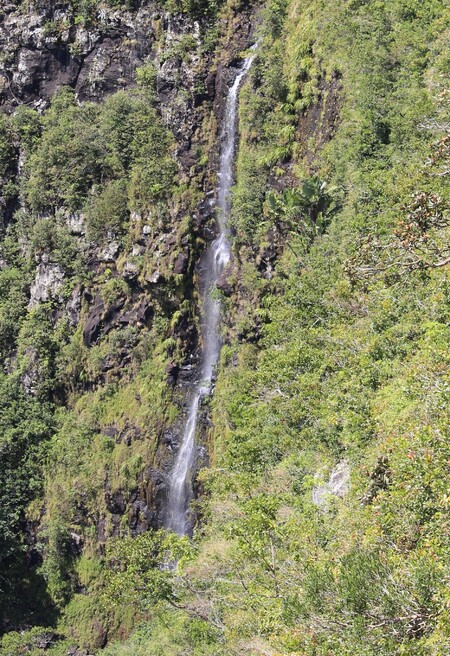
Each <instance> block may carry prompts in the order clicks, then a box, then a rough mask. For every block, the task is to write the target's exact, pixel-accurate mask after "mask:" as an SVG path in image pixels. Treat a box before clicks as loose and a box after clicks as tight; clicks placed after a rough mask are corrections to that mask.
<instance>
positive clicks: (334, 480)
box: [312, 461, 350, 507]
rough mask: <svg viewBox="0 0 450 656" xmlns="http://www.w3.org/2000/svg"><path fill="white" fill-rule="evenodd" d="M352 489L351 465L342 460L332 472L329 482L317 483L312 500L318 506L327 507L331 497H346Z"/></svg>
mask: <svg viewBox="0 0 450 656" xmlns="http://www.w3.org/2000/svg"><path fill="white" fill-rule="evenodd" d="M349 489H350V467H349V465H348V463H346V462H344V461H343V462H340V463H338V464H337V465H336V467H334V469H332V470H331V472H330V477H329V479H328V482H327V483H324V484H323V485H317V486H315V487H314V488H313V491H312V500H313V503H314V504H315V505H316V506H320V507H326V506H327V504H328V502H329V500H330V498H331V497H333V496H334V497H340V498H342V497H345V495H346V494H347V493H348V491H349Z"/></svg>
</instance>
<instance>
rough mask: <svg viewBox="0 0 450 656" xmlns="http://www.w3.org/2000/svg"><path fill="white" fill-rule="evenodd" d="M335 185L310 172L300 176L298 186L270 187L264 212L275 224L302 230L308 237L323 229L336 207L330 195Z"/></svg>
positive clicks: (291, 230)
mask: <svg viewBox="0 0 450 656" xmlns="http://www.w3.org/2000/svg"><path fill="white" fill-rule="evenodd" d="M335 191H336V188H335V187H329V186H328V183H327V182H325V181H324V180H321V179H320V178H319V177H318V176H316V175H313V176H311V177H309V178H306V179H304V180H302V182H301V184H300V186H299V187H297V188H295V189H285V190H284V191H283V192H282V193H277V192H274V191H269V192H268V194H267V196H266V202H265V206H264V214H265V215H266V216H267V217H268V218H269V219H271V220H272V221H273V223H274V224H275V225H276V226H277V227H278V228H280V229H281V228H284V230H286V229H287V231H288V232H293V233H296V234H299V233H300V234H303V235H304V236H305V237H307V238H308V239H309V240H310V241H312V239H314V237H316V236H317V235H319V234H321V233H323V232H324V230H325V228H326V226H327V224H328V222H329V220H330V218H331V215H332V214H333V212H335V211H336V202H335V200H334V199H333V195H334V193H335Z"/></svg>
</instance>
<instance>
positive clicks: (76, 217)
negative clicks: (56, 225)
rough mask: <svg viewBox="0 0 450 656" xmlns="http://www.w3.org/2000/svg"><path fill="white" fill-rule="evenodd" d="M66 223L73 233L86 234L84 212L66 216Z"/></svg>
mask: <svg viewBox="0 0 450 656" xmlns="http://www.w3.org/2000/svg"><path fill="white" fill-rule="evenodd" d="M66 225H67V227H68V229H69V232H70V233H71V234H72V235H77V236H80V235H84V233H85V231H86V227H85V218H84V216H83V214H70V215H69V216H68V217H67V218H66Z"/></svg>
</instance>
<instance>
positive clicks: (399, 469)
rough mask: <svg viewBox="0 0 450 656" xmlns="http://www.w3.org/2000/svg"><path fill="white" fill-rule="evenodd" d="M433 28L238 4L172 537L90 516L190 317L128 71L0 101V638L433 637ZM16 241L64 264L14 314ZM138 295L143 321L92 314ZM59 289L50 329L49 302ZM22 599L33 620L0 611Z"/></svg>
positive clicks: (235, 646)
mask: <svg viewBox="0 0 450 656" xmlns="http://www.w3.org/2000/svg"><path fill="white" fill-rule="evenodd" d="M238 9H242V8H236V7H235V9H234V10H235V11H238ZM230 10H232V7H231V9H230ZM196 11H197V10H196ZM449 31H450V11H449V9H448V7H447V3H445V2H444V1H443V0H429V1H427V2H421V1H419V0H408V1H406V0H391V1H390V2H383V1H381V2H379V1H375V0H367V1H360V0H351V1H350V2H347V1H345V2H344V1H343V0H337V1H336V2H333V3H323V2H320V0H267V2H266V3H265V5H264V6H263V7H261V9H260V24H259V27H258V35H257V40H258V50H257V56H256V59H255V61H254V64H253V67H252V69H251V72H250V74H249V76H248V79H247V81H246V82H245V84H244V87H243V88H242V91H241V96H240V98H241V103H240V144H239V153H238V157H237V179H236V185H235V188H234V191H233V216H232V223H233V229H234V232H235V245H234V251H235V253H234V255H235V257H234V261H233V270H231V271H230V275H229V287H230V289H227V290H226V291H225V293H224V298H223V305H224V308H225V310H226V311H225V312H224V315H225V317H226V319H225V324H226V325H225V327H224V331H225V345H224V347H223V349H222V354H221V361H220V367H219V372H218V378H217V382H216V386H215V391H214V397H213V399H212V400H211V406H210V408H209V412H210V415H211V420H212V421H211V428H210V430H209V435H208V441H209V452H210V461H211V462H210V467H209V468H205V469H204V470H202V471H201V472H200V474H199V486H200V487H201V489H202V492H203V493H202V496H201V498H200V499H199V500H197V502H196V503H197V507H198V511H199V517H200V518H201V521H199V524H198V526H197V530H196V532H195V535H194V539H193V540H192V541H189V540H187V539H186V538H181V539H180V538H178V537H177V536H174V535H171V534H166V533H164V532H162V531H154V530H149V531H144V532H142V533H140V529H139V530H137V529H135V528H132V527H131V524H130V517H129V516H128V515H125V514H124V513H123V512H121V511H119V510H117V508H119V507H121V505H122V506H126V507H127V508H130V507H131V506H132V504H133V503H135V502H136V500H137V501H139V499H138V496H137V495H138V493H140V492H141V491H142V490H143V489H144V490H149V489H151V488H149V487H146V485H147V483H148V478H146V477H148V476H150V475H151V471H150V470H151V469H152V467H153V465H155V464H157V465H158V466H159V467H160V466H161V465H162V466H163V465H164V463H160V462H157V459H158V457H160V456H159V453H158V444H159V443H160V440H161V437H162V436H163V435H164V432H165V430H166V429H167V427H168V426H170V425H172V424H173V422H174V421H175V419H176V416H177V407H176V404H175V403H174V394H173V392H172V390H171V389H170V388H169V386H168V385H167V365H168V363H170V362H171V361H172V360H174V361H177V362H178V361H179V360H180V361H181V359H182V357H183V355H184V354H185V351H184V349H185V348H186V344H185V343H183V340H185V339H186V337H184V338H183V337H180V335H179V333H177V326H179V325H180V324H182V322H183V320H184V321H187V322H189V321H192V310H191V308H190V300H191V299H190V298H188V296H189V295H188V294H186V290H185V289H184V288H183V283H182V282H180V280H179V279H178V278H177V276H176V275H173V274H172V275H171V268H170V267H171V263H172V262H173V254H172V253H171V252H164V251H163V250H158V249H159V248H161V249H162V248H163V247H160V246H158V245H157V244H161V243H164V239H165V236H166V235H173V236H174V239H173V241H172V244H175V249H176V248H178V247H180V245H181V244H182V242H183V240H184V243H185V242H186V240H189V238H190V237H191V235H190V234H189V230H190V223H189V221H184V222H180V223H177V222H176V217H177V216H178V215H177V214H176V212H175V211H174V209H173V208H174V207H175V206H176V205H177V203H182V202H184V199H185V196H184V194H185V190H184V189H183V188H182V187H181V185H178V184H177V179H176V171H177V169H176V164H175V160H174V158H173V156H172V143H173V138H172V136H171V134H170V132H169V131H168V130H167V129H166V127H165V125H164V124H163V122H162V120H161V118H160V116H159V114H158V109H157V104H156V100H155V94H154V86H153V85H154V81H155V76H154V70H153V68H152V67H151V66H150V67H146V68H145V69H142V70H141V71H140V72H139V74H138V76H137V78H138V80H139V81H140V86H138V88H137V89H136V90H135V91H133V92H121V93H119V94H116V95H114V96H111V97H110V98H108V99H106V100H105V101H104V102H103V103H102V104H100V105H93V104H81V105H78V104H77V103H75V102H74V99H73V97H72V95H71V93H70V92H68V91H64V92H62V93H61V94H60V95H58V96H57V97H55V99H54V101H53V103H52V106H51V108H50V109H49V110H48V111H47V112H45V113H44V114H43V115H42V116H40V115H37V114H36V113H35V112H33V111H31V110H28V109H22V110H21V112H18V113H17V115H16V116H14V117H13V118H12V119H5V123H4V126H3V127H2V126H0V141H1V143H0V155H1V157H2V166H1V168H0V170H1V172H2V175H1V179H2V181H5V180H6V183H5V184H8V185H10V187H9V188H10V190H11V191H10V192H8V193H9V194H10V195H9V196H7V197H8V198H9V199H10V200H9V201H8V203H10V204H9V205H8V207H11V206H12V205H11V202H12V203H13V205H14V204H15V203H16V202H17V199H18V198H19V196H20V199H21V200H22V205H23V207H22V208H21V210H17V211H15V212H13V220H11V221H10V220H8V221H6V222H5V227H4V231H3V234H2V243H1V248H2V254H1V256H2V258H4V259H5V263H6V266H4V267H2V270H1V272H0V274H1V275H0V290H2V294H1V300H0V351H1V356H2V361H3V363H4V372H3V374H2V378H1V380H0V401H1V409H0V423H1V428H2V431H1V433H2V436H3V437H2V441H1V443H0V444H1V447H0V448H1V449H2V454H4V457H5V463H6V464H5V466H4V467H3V468H2V471H1V474H0V477H1V495H2V498H1V500H0V501H1V502H2V503H1V504H0V510H1V513H0V530H1V532H2V538H3V539H2V547H1V551H0V558H1V564H2V577H1V579H0V586H1V589H2V592H4V593H5V594H6V595H7V598H8V611H6V610H4V609H2V612H3V618H4V620H8V622H9V623H10V624H9V626H7V627H6V628H13V629H18V628H27V629H28V627H30V626H33V627H34V628H31V629H29V630H26V631H14V630H12V631H9V632H6V633H5V635H4V636H3V638H2V642H1V648H0V653H2V654H3V653H4V654H5V656H6V655H8V656H16V655H18V654H23V653H29V654H32V656H38V654H39V655H42V654H49V656H52V655H53V656H60V655H61V656H62V654H66V653H67V652H68V650H70V649H73V648H74V647H75V646H76V647H77V648H79V649H81V650H87V653H92V652H95V653H104V654H105V655H106V656H127V655H131V654H133V656H135V655H137V656H139V655H141V654H142V656H144V655H145V656H160V655H162V654H164V656H166V655H173V656H181V654H192V655H193V656H209V655H211V656H212V655H214V656H220V655H223V656H230V655H232V654H236V655H240V654H251V655H255V656H256V655H258V654H270V655H271V656H287V655H292V656H296V655H300V654H301V655H302V656H331V655H333V656H349V655H350V654H356V655H358V656H393V655H397V656H428V655H429V654H432V655H433V656H444V655H445V654H447V653H448V652H449V650H450V618H449V591H448V580H449V576H450V570H449V562H450V551H449V549H450V545H449V521H448V510H449V503H450V501H449V498H450V497H449V492H448V467H449V462H450V448H449V440H448V429H449V413H448V407H449V398H448V396H449V380H448V378H449V376H448V370H449V364H450V362H449V353H448V343H449V338H450V333H449V319H450V317H449V313H450V279H449V271H450V264H449V261H450V253H449V249H448V243H449V236H450V234H449V230H450V196H449V187H448V179H449V170H450V149H449V139H450V136H449V121H450V119H449V113H448V90H447V89H446V83H447V82H448V78H449V75H450V60H449V55H448V49H447V48H446V43H447V41H448V35H449ZM1 144H4V145H1ZM19 146H20V148H22V150H23V151H24V152H25V155H26V156H25V168H24V174H23V175H22V176H20V178H19V180H20V187H19V186H18V185H17V179H16V174H15V170H16V169H15V167H16V164H17V153H18V152H19V151H18V147H19ZM2 194H3V195H4V192H2ZM2 197H3V196H2ZM5 198H6V196H5ZM11 199H12V200H11ZM10 201H11V202H10ZM5 202H6V201H5ZM6 206H7V204H4V205H2V208H3V207H6ZM8 216H9V215H8ZM70 217H71V218H70ZM74 217H75V219H77V220H79V218H80V217H81V219H82V223H83V227H82V231H84V233H85V238H83V239H82V241H81V243H83V244H84V245H83V249H82V250H81V251H77V250H76V249H75V247H74V243H77V244H79V243H80V237H79V236H78V237H77V236H76V235H77V234H78V235H79V234H80V233H75V236H74V233H73V231H72V232H71V228H70V225H71V223H70V221H73V219H74ZM68 219H70V220H68ZM144 225H145V226H147V227H146V231H147V233H148V234H150V235H151V237H149V239H151V240H152V241H151V246H150V247H147V246H145V247H144V249H143V251H142V252H141V251H140V250H139V249H137V251H136V252H137V253H138V254H137V255H136V254H135V255H130V253H132V252H135V251H133V250H132V248H133V246H136V244H137V245H138V246H139V245H140V244H141V241H139V240H141V236H142V228H143V226H144ZM77 230H79V228H77ZM81 234H83V233H81ZM138 235H140V236H139V238H138ZM75 239H76V242H74V240H75ZM111 242H117V249H118V250H117V253H118V255H117V256H116V255H115V256H113V257H112V259H106V261H103V262H102V263H101V264H100V265H99V266H98V268H95V267H92V266H90V264H89V263H90V262H92V258H93V257H94V256H95V257H98V253H99V252H101V250H102V249H104V248H106V247H107V246H110V245H111ZM191 243H192V242H191ZM43 255H44V256H45V257H44V261H43V260H42V256H43ZM36 261H38V262H40V263H42V262H43V263H44V264H45V263H47V264H51V265H54V266H58V267H60V268H61V270H62V271H63V272H64V276H65V278H64V282H63V284H62V288H61V289H60V290H59V291H58V293H57V294H56V295H54V296H53V297H52V298H51V299H50V300H48V301H47V302H40V303H39V304H38V305H37V306H36V307H34V308H28V302H29V289H30V285H31V284H32V281H33V277H34V275H35V268H36ZM130 263H131V264H132V265H133V267H134V268H131V269H130V266H129V265H130ZM156 263H157V265H158V267H159V268H158V272H159V275H161V276H162V280H160V279H158V280H159V282H158V285H157V289H156V288H155V283H153V282H149V281H148V280H147V278H149V277H151V276H152V275H153V274H154V272H155V268H156V267H155V265H156ZM127 265H128V268H127ZM130 271H131V274H130ZM149 274H151V275H149ZM146 277H147V278H146ZM152 279H153V280H156V279H157V278H152ZM137 287H138V288H139V289H140V293H141V296H142V295H143V296H145V298H146V299H148V306H149V311H148V315H147V316H151V317H152V318H151V319H144V320H142V319H139V320H138V319H133V320H132V321H130V322H129V323H128V324H126V325H125V326H124V325H118V324H117V323H116V324H115V323H114V320H113V319H112V318H111V317H114V316H116V314H115V313H117V312H119V313H120V312H122V311H123V312H124V313H125V311H127V312H133V311H135V309H136V306H135V300H136V297H135V293H136V288H137ZM77 289H78V290H80V289H82V290H83V293H81V292H80V294H79V296H77V295H76V293H75V292H76V290H77ZM84 290H86V292H87V295H86V294H85V295H84V296H83V294H84ZM58 295H59V296H60V297H61V300H58ZM77 298H78V310H77V312H78V319H77V320H76V321H75V322H74V323H73V324H71V323H70V321H69V319H68V318H67V317H66V318H64V316H61V314H60V313H58V312H57V309H58V308H61V307H62V306H63V304H66V303H67V302H68V301H70V302H72V301H73V299H77ZM94 305H95V307H96V308H97V309H98V308H100V309H99V310H98V312H99V313H100V315H99V316H101V323H99V327H96V330H97V332H95V331H93V332H92V331H91V333H89V339H87V337H86V334H85V332H84V329H85V328H86V326H87V325H88V323H89V321H91V322H92V321H93V315H92V308H93V306H94ZM64 307H66V305H64ZM133 316H137V315H133ZM109 321H111V322H112V323H111V326H110V324H109V323H108V322H109ZM139 322H140V323H139ZM109 326H110V327H109ZM126 358H128V359H126ZM42 478H43V479H44V480H42ZM337 479H339V480H338V482H337V483H336V480H337ZM333 481H334V482H333ZM132 507H133V508H135V507H136V508H138V509H139V508H140V506H139V503H137V504H136V503H135V506H132ZM137 512H140V511H139V510H138V511H137ZM144 519H145V518H143V517H140V521H141V523H140V524H139V526H143V525H144ZM145 521H147V520H145ZM26 522H28V526H29V525H30V524H33V526H35V527H39V528H38V530H37V531H35V532H34V533H33V532H31V533H32V534H36V535H38V537H39V540H40V544H39V545H38V546H37V549H31V550H30V548H29V545H28V544H27V539H28V538H27V535H28V534H27V531H26V530H25V527H26V526H27V524H26ZM131 532H132V533H134V536H131V535H130V533H131ZM136 534H137V535H136ZM30 554H34V557H35V558H38V559H39V560H40V562H39V574H38V573H36V572H35V571H34V574H33V576H35V577H36V578H35V579H33V580H27V579H26V575H25V568H24V561H25V560H26V558H27V557H28V558H29V557H30ZM39 577H40V578H39ZM44 581H45V586H44V585H43V582H44ZM11 582H14V585H12V584H11ZM30 589H32V590H35V591H36V599H39V601H40V604H39V605H40V607H41V609H43V610H42V612H41V614H40V615H39V614H36V607H35V606H34V607H33V606H32V604H31V605H29V606H27V607H26V608H25V607H24V606H25V605H24V604H22V605H21V604H20V603H18V602H17V600H18V599H19V597H20V595H21V594H23V590H30ZM14 604H15V606H14ZM13 606H14V614H13V613H11V610H10V609H11V608H13ZM52 608H53V609H55V608H57V609H58V613H59V615H58V617H55V616H54V615H52V612H51V609H52ZM49 626H50V627H51V628H48V627H49Z"/></svg>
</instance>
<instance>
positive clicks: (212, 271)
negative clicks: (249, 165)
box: [166, 55, 254, 535]
mask: <svg viewBox="0 0 450 656" xmlns="http://www.w3.org/2000/svg"><path fill="white" fill-rule="evenodd" d="M253 58H254V55H250V56H249V57H247V58H246V59H245V60H244V64H243V67H242V68H241V70H240V71H239V73H238V74H237V76H236V79H235V80H234V83H233V85H232V86H231V87H230V89H229V91H228V96H227V102H226V108H225V116H224V119H223V125H222V130H221V134H220V143H221V149H220V162H219V172H218V184H217V189H216V192H217V223H218V234H217V237H216V239H215V240H214V241H213V242H212V243H211V244H210V245H209V246H208V248H207V249H206V251H205V253H204V256H203V258H202V264H203V267H202V284H201V290H200V291H201V298H202V346H203V350H202V360H201V366H200V369H199V372H200V375H199V379H198V380H197V381H196V382H195V383H194V384H193V386H192V389H191V391H190V394H189V396H188V404H187V405H188V412H187V419H186V423H185V425H184V428H183V433H182V438H181V442H180V449H179V451H178V453H177V455H176V458H175V463H174V466H173V469H172V472H171V474H170V486H169V499H168V512H167V518H166V528H168V529H170V530H172V531H174V532H175V533H178V535H185V534H186V533H188V532H189V530H190V522H189V517H188V510H189V503H190V501H191V499H192V475H193V469H194V464H195V451H196V449H195V431H196V427H197V417H198V410H199V406H200V402H201V399H202V398H203V397H204V396H207V395H208V394H209V393H210V391H211V384H212V378H213V373H214V368H215V366H216V364H217V361H218V359H219V353H220V347H221V338H220V301H219V300H218V298H217V294H216V293H215V290H216V285H217V283H218V281H219V278H220V276H221V274H222V272H223V270H224V268H225V266H226V265H227V264H228V262H229V261H230V256H231V246H230V235H229V229H228V218H229V214H230V207H231V206H230V189H231V186H232V184H233V165H234V154H235V144H236V124H237V106H238V93H239V87H240V84H241V82H242V80H243V78H244V77H245V75H246V73H247V71H248V70H249V68H250V66H251V64H252V61H253Z"/></svg>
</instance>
